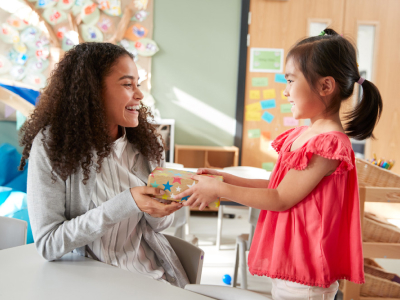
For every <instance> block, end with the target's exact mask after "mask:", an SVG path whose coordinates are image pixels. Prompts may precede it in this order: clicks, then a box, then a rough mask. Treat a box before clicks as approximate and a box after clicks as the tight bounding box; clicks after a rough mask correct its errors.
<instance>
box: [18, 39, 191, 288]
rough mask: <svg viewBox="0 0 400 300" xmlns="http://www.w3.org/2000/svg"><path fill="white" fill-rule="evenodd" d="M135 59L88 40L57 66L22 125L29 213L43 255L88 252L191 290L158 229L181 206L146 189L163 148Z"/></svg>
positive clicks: (166, 224) (161, 162) (161, 158)
mask: <svg viewBox="0 0 400 300" xmlns="http://www.w3.org/2000/svg"><path fill="white" fill-rule="evenodd" d="M138 81H139V76H138V70H137V68H136V65H135V63H134V62H133V57H132V55H131V54H130V53H129V52H127V51H126V50H125V49H123V48H121V47H118V46H116V45H113V44H108V43H83V44H79V45H77V46H75V47H74V48H73V49H72V50H70V51H68V52H67V53H66V54H65V56H64V58H63V59H62V60H61V61H60V62H59V64H58V65H56V68H55V69H54V70H53V72H52V74H51V77H50V79H49V82H48V85H47V87H46V88H45V89H44V91H43V93H42V94H41V96H40V101H39V104H38V106H37V107H36V109H35V111H34V112H33V114H32V116H31V118H30V119H29V120H28V121H27V122H26V123H25V125H24V127H23V129H22V132H23V137H22V141H21V144H22V145H23V146H24V151H23V157H22V160H21V165H20V168H21V169H22V168H23V167H24V165H25V161H26V159H28V158H29V168H28V190H27V194H28V211H29V217H30V221H31V223H32V231H33V236H34V240H35V243H36V247H37V250H38V252H39V253H40V254H41V255H42V256H43V257H44V258H45V259H47V260H55V259H58V258H60V257H62V256H63V255H64V254H66V253H68V252H71V251H72V250H74V249H75V250H76V252H78V253H79V254H81V255H90V256H91V257H92V258H94V259H97V260H100V261H102V262H105V263H108V264H111V265H113V266H116V267H119V268H122V269H126V270H128V271H131V272H134V273H137V274H141V275H144V276H147V277H150V278H153V279H155V280H159V281H162V282H170V283H171V284H173V285H177V286H180V287H184V286H185V284H187V283H188V279H187V276H186V273H185V271H184V270H183V268H182V265H181V264H180V262H179V259H178V257H177V256H176V254H175V252H174V251H173V249H172V248H171V246H170V245H169V243H168V241H167V240H166V238H165V237H164V236H163V235H162V234H161V233H159V232H160V231H162V230H164V229H165V228H167V227H169V226H170V225H171V223H172V221H173V215H171V214H172V213H173V212H174V211H176V210H177V209H179V208H180V205H178V204H176V203H175V204H172V205H163V204H161V203H159V202H158V201H156V200H154V199H152V198H151V197H150V196H148V195H153V194H156V193H159V190H157V189H154V188H150V187H146V183H147V178H148V176H149V174H150V172H151V171H152V170H153V169H154V168H155V167H156V166H159V165H161V166H163V165H164V149H163V147H162V144H161V143H160V140H159V138H158V135H157V134H156V132H155V127H154V126H153V125H152V124H150V123H149V122H148V117H151V115H150V113H149V112H148V111H147V108H146V107H144V106H142V105H141V104H140V100H142V99H143V94H142V92H141V91H140V89H139V84H138Z"/></svg>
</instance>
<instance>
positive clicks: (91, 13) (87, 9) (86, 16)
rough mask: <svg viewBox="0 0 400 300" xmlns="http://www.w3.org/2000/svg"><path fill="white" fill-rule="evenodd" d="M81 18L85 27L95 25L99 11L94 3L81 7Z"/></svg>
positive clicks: (98, 17)
mask: <svg viewBox="0 0 400 300" xmlns="http://www.w3.org/2000/svg"><path fill="white" fill-rule="evenodd" d="M81 18H82V22H83V23H85V24H86V25H95V24H96V23H97V22H98V21H99V19H100V10H99V9H98V8H97V5H96V4H95V3H93V2H92V1H90V2H88V3H87V4H85V5H83V6H82V8H81Z"/></svg>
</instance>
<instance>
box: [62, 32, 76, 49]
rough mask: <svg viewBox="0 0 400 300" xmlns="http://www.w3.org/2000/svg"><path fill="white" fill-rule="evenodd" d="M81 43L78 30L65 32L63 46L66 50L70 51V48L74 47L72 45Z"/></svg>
mask: <svg viewBox="0 0 400 300" xmlns="http://www.w3.org/2000/svg"><path fill="white" fill-rule="evenodd" d="M78 44H79V36H78V33H77V32H76V31H73V30H71V31H68V32H66V33H65V34H64V38H63V40H62V42H61V48H62V49H63V50H64V51H68V50H70V49H72V47H74V46H75V45H78Z"/></svg>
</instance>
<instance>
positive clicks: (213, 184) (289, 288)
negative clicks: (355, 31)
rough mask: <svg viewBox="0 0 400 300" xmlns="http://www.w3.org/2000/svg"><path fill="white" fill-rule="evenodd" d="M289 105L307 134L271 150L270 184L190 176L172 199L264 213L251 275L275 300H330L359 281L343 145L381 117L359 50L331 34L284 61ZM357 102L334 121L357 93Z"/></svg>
mask: <svg viewBox="0 0 400 300" xmlns="http://www.w3.org/2000/svg"><path fill="white" fill-rule="evenodd" d="M285 77H286V79H287V82H288V84H287V87H286V89H285V92H284V94H285V96H286V97H287V98H288V101H289V102H290V103H291V104H292V113H293V116H294V118H296V119H311V126H310V127H307V126H302V127H298V128H293V129H290V130H288V131H286V132H284V133H283V134H281V135H279V136H278V137H277V138H276V139H275V141H274V142H273V143H272V146H273V147H274V148H275V150H276V151H277V152H278V153H279V156H278V160H277V163H276V166H275V169H274V170H273V172H272V174H271V178H270V180H269V181H265V180H249V179H243V178H239V177H235V176H233V175H230V174H226V173H221V172H218V171H215V170H209V169H200V170H199V171H198V174H207V173H208V174H216V175H222V176H224V182H223V183H222V182H219V181H217V180H214V179H212V178H210V177H207V176H194V179H196V180H198V181H199V182H198V184H196V185H195V186H193V187H192V188H190V189H189V190H187V191H185V192H183V193H181V194H178V195H176V197H177V198H181V197H185V196H188V195H191V197H190V198H189V199H188V201H187V202H185V203H184V205H191V206H200V209H203V208H204V207H205V206H206V205H207V204H208V203H210V202H212V201H213V200H214V199H216V198H217V197H224V198H227V199H230V200H233V201H235V202H238V203H241V204H243V205H246V206H251V207H254V208H258V209H261V210H262V211H261V213H260V216H259V220H258V224H257V227H256V231H255V234H254V239H253V242H252V245H251V249H250V253H249V269H250V272H251V273H252V274H255V275H260V276H268V277H271V278H272V283H273V290H272V295H273V298H274V299H333V298H334V296H335V294H336V292H337V289H338V283H337V280H338V279H346V280H350V281H352V282H355V283H358V284H362V283H363V282H364V273H363V254H362V245H361V243H362V241H361V229H360V210H359V205H360V204H359V197H358V184H357V173H356V169H355V158H354V153H353V150H352V147H351V143H350V140H349V138H348V136H350V137H354V138H356V139H365V138H368V137H371V136H372V131H373V129H374V126H375V124H376V122H377V120H378V119H379V117H380V114H381V110H382V100H381V97H380V94H379V91H378V89H377V88H376V87H375V85H374V84H373V83H371V82H369V81H367V80H365V79H364V78H361V77H360V74H359V72H358V68H357V61H356V50H355V48H354V47H353V46H352V44H351V43H350V42H349V41H348V40H346V39H345V38H343V37H342V36H340V35H338V34H337V33H336V32H335V31H334V30H332V29H326V30H325V31H324V32H323V35H320V36H317V37H310V38H307V39H304V40H302V41H301V42H299V43H298V44H296V45H295V46H294V47H293V48H292V49H291V50H290V52H289V53H288V55H287V59H286V75H285ZM356 83H357V84H359V85H360V88H362V89H363V98H362V100H361V102H360V103H358V105H357V106H356V108H355V109H354V110H353V111H352V112H351V113H350V114H349V115H348V116H347V117H348V122H347V123H346V126H345V128H343V127H342V124H341V122H340V119H339V109H340V105H341V103H342V102H343V101H344V100H346V99H348V98H349V97H350V96H351V95H352V94H353V90H354V84H356Z"/></svg>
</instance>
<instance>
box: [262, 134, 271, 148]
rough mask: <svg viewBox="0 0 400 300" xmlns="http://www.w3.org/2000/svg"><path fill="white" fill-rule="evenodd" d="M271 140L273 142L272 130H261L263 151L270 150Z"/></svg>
mask: <svg viewBox="0 0 400 300" xmlns="http://www.w3.org/2000/svg"><path fill="white" fill-rule="evenodd" d="M270 142H271V132H269V131H263V132H261V139H260V149H261V151H263V152H265V151H268V150H269V145H270Z"/></svg>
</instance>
